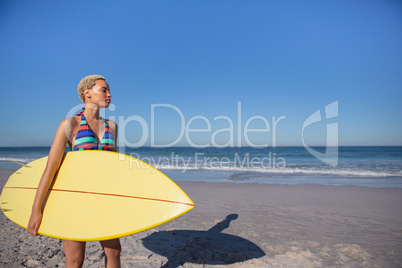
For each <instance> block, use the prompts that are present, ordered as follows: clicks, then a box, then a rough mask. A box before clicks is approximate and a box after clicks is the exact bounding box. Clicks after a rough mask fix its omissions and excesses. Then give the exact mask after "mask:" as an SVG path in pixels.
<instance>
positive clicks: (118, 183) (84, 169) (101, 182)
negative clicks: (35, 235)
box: [0, 151, 194, 241]
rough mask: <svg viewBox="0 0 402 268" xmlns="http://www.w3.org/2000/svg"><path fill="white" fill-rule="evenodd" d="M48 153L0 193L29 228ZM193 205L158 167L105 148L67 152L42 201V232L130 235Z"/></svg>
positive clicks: (84, 237) (8, 210) (79, 236)
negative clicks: (103, 149)
mask: <svg viewBox="0 0 402 268" xmlns="http://www.w3.org/2000/svg"><path fill="white" fill-rule="evenodd" d="M46 162H47V157H44V158H41V159H37V160H35V161H33V162H31V163H29V164H27V165H26V166H23V167H22V168H20V169H19V170H17V171H16V172H15V173H14V174H12V175H11V176H10V178H9V179H8V181H7V183H6V185H5V186H4V188H3V191H2V194H1V196H0V206H1V209H2V211H3V213H4V214H5V215H6V216H7V217H8V218H9V219H10V220H11V221H13V222H15V223H16V224H18V225H20V226H22V227H24V228H27V225H28V221H29V217H30V214H31V209H32V204H33V200H34V197H35V194H36V189H37V186H38V183H39V181H40V179H41V176H42V173H43V171H44V169H45V166H46ZM192 208H194V203H193V201H191V199H190V198H189V197H188V196H187V194H186V193H185V192H184V191H183V190H182V189H180V187H179V186H177V185H176V184H175V183H174V182H173V181H172V180H170V179H169V178H168V177H167V176H166V175H164V174H163V173H162V172H160V171H159V170H157V169H156V168H154V167H152V166H150V165H148V164H147V163H145V162H142V161H141V160H138V159H136V158H133V157H131V156H128V155H124V154H119V153H115V152H106V151H76V152H68V153H65V155H64V158H63V161H62V164H61V166H60V169H59V171H58V173H57V174H56V176H55V178H54V183H53V184H52V186H51V187H50V189H49V191H48V195H47V199H46V200H45V202H44V207H43V219H42V224H41V226H40V228H39V234H42V235H46V236H50V237H55V238H60V239H66V240H75V241H98V240H107V239H113V238H118V237H122V236H127V235H130V234H134V233H137V232H141V231H144V230H146V229H149V228H152V227H155V226H157V225H160V224H163V223H165V222H167V221H170V220H172V219H174V218H176V217H179V216H180V215H182V214H184V213H186V212H188V211H189V210H191V209H192Z"/></svg>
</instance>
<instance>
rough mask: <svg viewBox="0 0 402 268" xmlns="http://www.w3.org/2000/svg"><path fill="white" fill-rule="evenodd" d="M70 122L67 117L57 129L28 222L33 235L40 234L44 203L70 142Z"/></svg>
mask: <svg viewBox="0 0 402 268" xmlns="http://www.w3.org/2000/svg"><path fill="white" fill-rule="evenodd" d="M70 123H71V118H67V119H65V120H63V121H62V122H61V124H60V126H59V128H58V129H57V132H56V136H55V138H54V141H53V144H52V147H51V148H50V152H49V157H48V160H47V164H46V168H45V170H44V172H43V175H42V178H41V180H40V182H39V185H38V189H37V191H36V195H35V199H34V203H33V206H32V213H31V218H30V219H29V223H28V228H27V229H28V232H29V233H30V234H31V235H37V234H38V229H39V226H40V224H41V221H42V203H43V200H44V199H45V196H46V193H47V191H48V190H49V187H50V185H51V183H52V181H53V178H54V175H55V174H56V172H57V170H58V169H59V167H60V162H61V159H62V158H63V154H64V150H65V148H66V145H67V142H68V139H67V135H68V133H66V130H67V129H70V127H67V126H70Z"/></svg>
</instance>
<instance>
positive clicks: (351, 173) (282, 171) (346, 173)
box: [155, 165, 402, 178]
mask: <svg viewBox="0 0 402 268" xmlns="http://www.w3.org/2000/svg"><path fill="white" fill-rule="evenodd" d="M155 167H156V168H157V169H170V170H183V171H186V170H208V171H231V172H255V173H260V175H259V176H263V175H264V174H266V175H267V176H272V175H276V176H278V175H289V176H292V175H295V176H296V175H323V176H337V177H338V176H342V177H365V178H385V177H402V172H401V171H399V172H396V173H392V172H387V171H370V170H357V169H341V168H338V169H313V168H298V167H294V168H272V169H267V168H250V167H234V166H226V167H205V166H202V167H197V166H188V167H186V166H163V165H161V166H158V165H156V166H155Z"/></svg>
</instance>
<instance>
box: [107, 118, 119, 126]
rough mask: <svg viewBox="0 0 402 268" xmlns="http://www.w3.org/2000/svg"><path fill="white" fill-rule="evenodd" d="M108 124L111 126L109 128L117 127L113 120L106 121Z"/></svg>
mask: <svg viewBox="0 0 402 268" xmlns="http://www.w3.org/2000/svg"><path fill="white" fill-rule="evenodd" d="M105 121H106V123H107V124H108V125H109V127H117V124H116V123H115V122H113V121H112V120H109V119H105Z"/></svg>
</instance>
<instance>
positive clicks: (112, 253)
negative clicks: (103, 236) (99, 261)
mask: <svg viewBox="0 0 402 268" xmlns="http://www.w3.org/2000/svg"><path fill="white" fill-rule="evenodd" d="M100 243H101V245H102V248H103V251H104V252H105V265H106V268H120V252H121V246H120V240H119V239H118V238H116V239H112V240H105V241H100Z"/></svg>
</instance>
